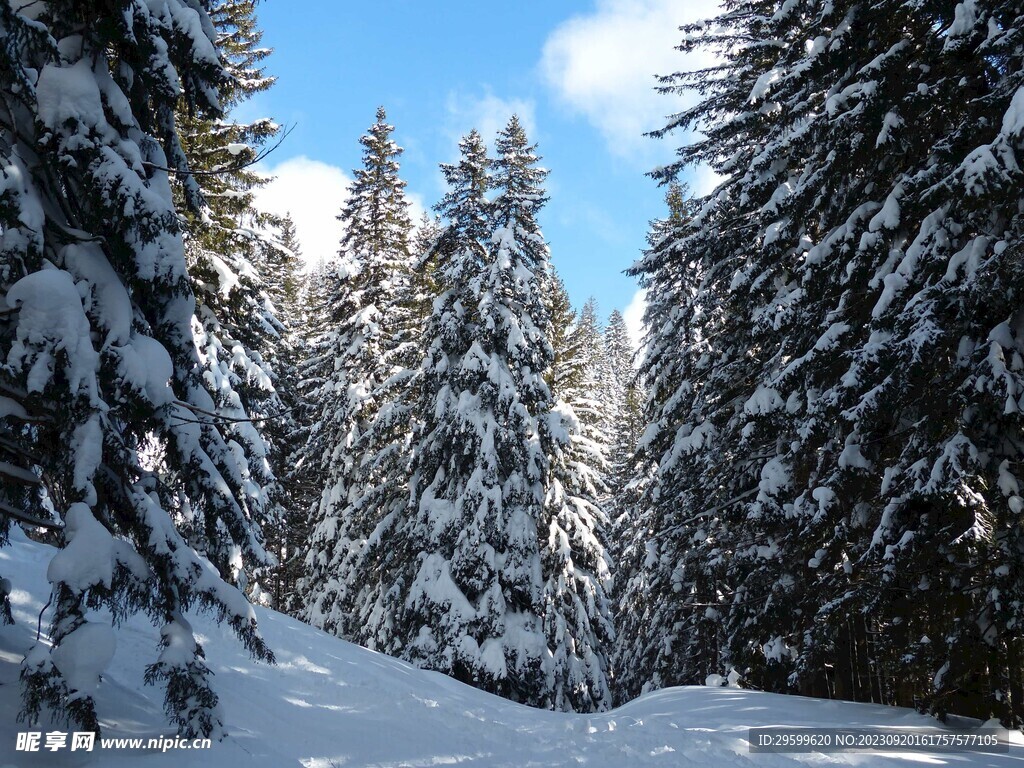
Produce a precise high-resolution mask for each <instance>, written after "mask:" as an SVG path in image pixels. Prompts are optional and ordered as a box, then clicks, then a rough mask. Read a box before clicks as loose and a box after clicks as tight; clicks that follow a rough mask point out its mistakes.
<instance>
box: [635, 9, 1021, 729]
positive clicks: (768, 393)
mask: <svg viewBox="0 0 1024 768" xmlns="http://www.w3.org/2000/svg"><path fill="white" fill-rule="evenodd" d="M1022 30H1024V10H1022V9H1021V7H1020V5H1019V3H1011V2H1007V1H1005V0H1004V1H1001V2H1000V1H994V2H985V3H973V2H972V3H959V4H953V3H950V4H945V5H943V4H937V5H936V4H922V3H918V2H910V1H909V0H883V2H879V3H874V4H872V5H863V4H857V3H854V2H846V1H842V2H830V3H818V2H784V3H783V2H768V1H760V2H750V1H746V0H745V1H743V2H733V3H729V4H727V5H726V7H725V10H724V12H723V14H722V15H721V16H720V17H719V18H718V19H716V20H715V21H714V22H713V23H710V24H702V25H696V26H693V27H690V28H689V29H688V32H689V35H690V36H689V37H688V38H687V40H686V42H684V44H683V48H684V49H692V48H693V47H694V46H698V45H700V46H709V47H712V48H714V49H716V50H718V51H720V52H721V55H722V60H721V64H720V65H717V66H715V67H712V68H710V69H708V70H704V71H702V72H698V73H692V74H689V75H683V76H673V77H671V78H668V79H667V80H666V87H667V88H670V89H671V88H682V87H688V86H692V87H696V88H697V89H698V90H699V91H700V92H701V93H703V94H704V98H703V99H702V101H701V102H700V103H699V104H698V105H697V106H695V107H693V108H692V109H689V110H687V111H685V112H683V113H681V114H680V115H679V116H678V117H676V118H675V119H674V120H673V121H672V123H671V124H670V126H669V127H668V129H666V130H670V129H675V128H684V127H687V126H690V127H699V128H700V130H702V131H705V134H704V138H702V139H701V140H698V141H696V142H695V143H694V144H692V145H690V146H688V147H685V148H683V149H682V150H681V151H680V164H687V163H696V162H705V163H709V164H710V165H711V166H712V167H713V168H714V169H715V170H716V171H717V172H718V173H719V174H720V175H722V176H723V177H724V180H723V181H722V183H721V184H720V185H719V187H718V188H717V190H716V191H715V192H714V193H713V194H712V195H710V196H709V197H708V198H706V199H705V200H703V201H702V206H701V210H700V211H699V213H698V214H697V215H696V216H695V217H694V218H693V219H692V221H691V222H690V223H689V224H687V225H684V226H683V227H682V228H680V229H678V230H677V231H676V232H675V233H674V234H673V235H671V236H670V237H669V238H668V239H667V240H666V242H665V244H664V245H663V246H662V247H660V248H655V249H654V251H655V252H658V255H649V256H648V258H647V259H645V260H644V261H643V262H641V264H640V265H639V268H638V271H639V272H640V273H641V274H642V275H643V276H644V279H645V280H647V281H649V282H651V283H655V282H658V283H661V284H665V281H666V279H668V277H669V274H670V273H671V272H675V273H676V274H677V275H686V281H684V282H683V283H682V284H684V285H685V284H688V285H692V286H694V293H693V295H690V296H686V295H684V296H679V295H678V289H676V290H677V293H676V296H677V298H676V300H675V309H674V314H675V316H676V317H677V318H679V323H678V324H677V326H676V327H677V329H678V330H677V334H678V335H677V338H676V340H675V347H676V348H677V350H679V352H677V353H676V354H675V355H673V356H672V359H671V360H670V361H669V362H670V366H669V367H668V368H664V371H665V372H666V373H668V372H669V371H670V370H671V369H672V368H674V369H675V370H676V371H677V372H678V381H676V382H672V381H671V375H670V376H669V378H668V379H666V383H667V384H668V386H669V387H670V388H671V389H672V390H673V391H674V393H675V394H674V397H671V396H670V397H669V398H668V399H667V400H665V401H664V402H666V403H670V404H671V408H672V410H673V413H669V412H668V411H667V410H665V409H663V410H662V412H661V413H660V414H658V418H657V419H655V422H656V426H655V428H654V431H653V433H652V434H651V435H650V437H651V439H650V440H649V442H648V444H649V445H650V446H651V448H652V449H653V450H654V451H655V452H656V453H657V455H658V456H659V459H660V470H659V478H658V488H659V492H658V493H659V495H658V496H657V498H655V497H654V496H653V495H652V496H651V498H650V503H651V505H652V507H653V508H654V509H655V510H657V512H656V515H655V517H656V520H657V523H656V526H657V528H656V530H655V533H654V537H653V540H652V546H653V547H654V549H655V550H656V552H657V554H658V555H659V556H660V555H661V553H662V552H673V551H674V552H679V551H680V550H682V551H684V554H683V555H682V556H680V557H670V561H671V565H672V566H673V570H672V575H671V576H669V575H668V570H667V566H668V564H667V563H666V564H665V566H666V571H665V573H666V576H664V577H659V578H660V579H661V581H660V583H661V584H662V585H663V586H662V587H661V588H660V589H655V590H654V591H655V592H656V593H657V594H655V595H654V596H652V599H651V602H653V601H654V600H657V599H658V595H663V596H664V599H665V600H669V599H671V600H673V601H674V602H675V604H676V607H675V608H674V609H672V610H671V611H667V612H665V613H664V614H663V615H662V616H660V617H658V619H657V622H656V623H657V627H655V628H654V629H653V633H661V634H662V635H665V636H670V635H673V634H674V633H675V632H676V629H675V627H676V626H679V625H682V627H683V630H682V632H683V633H684V634H685V635H686V636H687V638H688V639H687V641H686V642H687V647H688V648H689V649H691V650H692V653H677V654H676V656H675V659H672V658H665V659H663V664H662V668H661V669H657V668H655V667H652V666H649V667H648V669H647V672H646V675H647V681H648V682H656V683H671V682H693V681H694V678H695V676H696V673H698V671H699V670H700V671H702V669H701V668H702V667H708V666H717V665H722V664H730V665H735V666H737V667H738V668H739V669H740V671H741V672H742V673H743V674H745V675H746V676H747V678H748V679H749V680H750V681H751V682H752V683H753V684H755V685H757V686H759V687H763V688H767V689H772V690H802V691H805V692H810V693H820V694H826V693H828V694H831V695H835V696H839V697H844V698H855V699H860V700H874V701H885V702H895V703H901V704H908V705H909V704H918V705H919V706H921V707H923V708H926V709H928V710H930V711H933V712H936V713H939V714H944V713H946V712H949V711H955V712H962V713H966V714H972V715H976V716H981V717H988V716H990V715H998V716H999V717H1001V718H1002V719H1003V720H1004V722H1006V723H1010V724H1016V725H1019V724H1020V723H1021V721H1022V718H1024V689H1022V687H1021V680H1022V679H1024V676H1022V674H1021V659H1022V658H1024V656H1022V652H1024V646H1022V643H1024V640H1022V639H1021V638H1022V637H1024V635H1022V633H1021V632H1020V626H1021V621H1022V619H1024V617H1022V615H1021V610H1022V609H1021V606H1024V601H1022V600H1021V595H1022V592H1024V570H1022V569H1021V567H1020V563H1021V562H1022V560H1021V553H1022V551H1024V527H1022V525H1021V517H1020V511H1019V510H1020V509H1021V508H1022V505H1024V502H1022V501H1021V497H1020V495H1019V482H1020V480H1019V472H1018V471H1017V469H1016V467H1017V464H1018V462H1019V461H1020V456H1021V449H1022V447H1024V446H1022V442H1021V439H1020V426H1021V422H1020V408H1021V403H1020V402H1019V397H1020V393H1021V391H1024V390H1022V389H1021V385H1022V383H1024V382H1022V373H1021V371H1022V369H1024V365H1022V363H1021V360H1022V359H1024V344H1022V342H1021V340H1020V332H1021V331H1020V323H1019V307H1018V304H1019V301H1018V299H1017V293H1018V292H1019V286H1020V283H1021V277H1022V271H1024V267H1022V264H1024V262H1022V259H1021V242H1022V228H1024V217H1022V215H1021V209H1022V206H1021V202H1022V198H1024V195H1022V191H1024V186H1022V182H1024V176H1022V172H1021V167H1022V166H1021V159H1022V156H1024V38H1022ZM908 73H912V74H911V76H908ZM679 167H680V166H678V165H677V166H675V167H672V168H669V169H667V170H666V171H664V173H663V174H661V175H663V176H670V175H673V174H675V173H676V172H677V171H678V169H679ZM677 284H678V283H677ZM652 327H655V325H654V324H652ZM658 375H663V374H662V372H661V371H660V370H659V372H658ZM658 386H664V385H662V384H659V385H658ZM675 510H679V511H678V512H676V511H675ZM651 559H652V560H653V561H655V562H660V561H659V558H658V557H654V558H651ZM657 567H661V566H657ZM657 567H656V568H657ZM656 568H655V569H653V570H656ZM653 570H652V573H653ZM673 579H674V583H673ZM670 588H671V589H674V591H673V592H671V593H670V592H669V589H670ZM677 617H678V622H676V623H672V622H673V619H675V618H677ZM687 617H689V618H687ZM711 621H714V622H715V623H716V624H717V628H716V629H715V633H716V635H717V637H718V638H720V640H721V643H720V645H717V647H716V643H714V642H710V641H709V642H706V643H705V642H697V641H695V640H694V638H700V637H701V632H702V631H704V630H707V631H708V633H710V632H711V628H710V627H708V626H707V623H708V622H711ZM702 625H704V626H703V629H702ZM667 644H668V643H666V645H667ZM656 675H660V678H656V677H655V676H656Z"/></svg>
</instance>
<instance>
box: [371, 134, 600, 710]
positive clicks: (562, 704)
mask: <svg viewBox="0 0 1024 768" xmlns="http://www.w3.org/2000/svg"><path fill="white" fill-rule="evenodd" d="M497 147H498V157H497V158H496V160H494V161H493V162H491V161H489V160H488V159H487V156H486V151H485V148H484V145H483V142H482V140H481V139H480V136H479V134H477V133H476V132H475V131H474V132H471V133H470V134H469V135H468V136H467V137H466V138H465V139H463V141H462V142H461V145H460V149H461V160H460V162H459V163H458V164H457V165H449V166H442V171H443V172H444V174H445V176H446V178H447V180H448V183H449V185H450V191H449V192H448V194H447V195H446V196H445V198H444V199H443V200H442V202H441V204H440V205H439V206H438V210H439V211H440V212H441V214H442V215H443V216H444V217H445V219H446V221H447V226H446V228H445V229H444V231H443V233H442V234H441V236H440V237H439V238H438V239H437V241H436V244H435V246H434V248H433V251H432V253H431V254H430V257H431V262H432V275H433V279H434V280H435V284H436V285H437V287H438V289H439V291H440V293H439V296H438V297H437V299H436V300H435V301H434V302H433V311H432V315H431V317H430V320H429V321H428V324H427V328H426V332H425V350H426V354H425V358H424V361H423V363H422V365H421V381H420V385H419V391H420V401H419V407H418V422H417V430H416V434H415V436H414V442H413V454H412V464H411V470H412V471H411V480H410V488H411V504H410V506H408V507H407V509H406V511H405V514H404V515H403V516H402V517H401V518H400V519H399V520H398V521H397V524H396V525H394V527H393V534H392V535H391V536H389V537H388V538H387V540H386V541H385V538H384V537H383V536H377V537H375V544H374V547H373V550H372V551H375V552H377V553H378V557H377V559H376V563H377V569H378V574H379V576H378V578H380V579H381V580H382V584H381V588H380V594H381V595H383V596H384V600H383V601H382V603H381V608H380V610H379V612H378V615H379V617H380V620H379V622H378V624H377V626H378V627H380V628H381V630H380V631H379V633H378V635H377V646H376V647H378V648H379V649H381V650H385V651H387V652H389V653H394V654H396V655H401V656H402V657H404V658H406V659H408V660H410V661H412V662H414V663H416V664H418V665H420V666H423V667H427V668H431V669H437V670H440V671H443V672H446V673H447V674H450V675H452V676H454V677H456V678H458V679H460V680H463V681H465V682H468V683H471V684H473V685H476V686H478V687H481V688H484V689H486V690H490V691H492V692H494V693H498V694H500V695H503V696H505V697H507V698H510V699H513V700H516V701H520V702H524V703H528V704H531V705H534V706H541V707H558V708H563V709H570V708H580V709H594V708H601V707H603V706H606V705H607V700H608V695H607V691H608V681H607V663H606V661H605V659H604V655H603V652H602V649H601V640H602V639H603V638H605V637H606V636H607V634H608V633H609V632H610V631H611V630H610V624H609V622H608V620H607V604H606V600H605V598H604V585H603V582H602V578H605V577H606V576H607V563H606V561H605V558H604V552H603V549H602V548H601V546H600V543H599V540H598V537H597V535H596V529H597V527H598V525H599V524H600V519H599V517H600V515H599V511H595V510H594V509H592V508H591V507H590V506H588V504H587V501H586V500H585V499H581V498H579V497H578V496H576V495H575V493H576V489H575V488H570V487H569V483H570V481H573V480H575V478H576V475H575V474H574V470H575V468H574V467H571V466H569V465H568V464H567V463H566V462H565V459H564V456H565V449H566V448H567V447H568V445H569V434H570V430H569V429H567V428H566V423H567V422H571V420H572V417H571V413H570V414H565V413H563V412H561V411H559V410H555V409H554V403H553V401H552V397H551V393H550V390H549V388H548V385H547V383H546V381H545V378H544V377H545V375H546V374H547V373H548V369H549V368H550V366H551V363H552V360H553V351H552V348H551V345H550V341H549V338H548V336H549V332H550V320H549V317H548V313H547V309H546V307H545V304H544V295H543V291H542V289H543V288H544V287H545V286H546V285H547V283H548V272H547V270H548V251H547V246H546V244H545V242H544V239H543V236H542V234H541V231H540V227H539V225H538V223H537V220H536V213H537V211H538V210H539V208H540V207H541V206H542V205H543V203H544V201H545V199H546V198H545V195H544V192H543V188H542V183H543V179H544V176H545V175H546V174H545V172H544V171H543V170H541V169H539V168H537V167H536V164H537V161H538V158H537V156H536V154H535V151H534V148H533V147H531V146H530V145H529V143H528V142H527V139H526V136H525V133H524V132H523V130H522V128H521V126H520V125H519V123H518V121H517V120H515V119H513V120H512V121H510V123H509V125H508V126H507V127H506V128H505V130H503V131H502V132H501V133H500V134H499V136H498V142H497ZM492 170H493V174H492V173H491V171H492ZM491 190H494V191H495V192H496V196H495V199H494V201H493V202H492V201H489V200H488V198H487V193H488V192H489V191H491ZM553 465H555V466H558V467H559V468H560V471H559V472H556V471H554V470H553ZM563 478H565V479H564V480H563ZM591 574H593V575H591Z"/></svg>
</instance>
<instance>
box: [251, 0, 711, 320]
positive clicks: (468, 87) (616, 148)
mask: <svg viewBox="0 0 1024 768" xmlns="http://www.w3.org/2000/svg"><path fill="white" fill-rule="evenodd" d="M712 11H713V5H712V4H711V3H710V2H707V0H696V1H691V2H683V3H680V2H679V1H678V0H557V2H547V3H546V2H539V0H535V1H534V2H526V3H491V2H487V3H481V2H479V0H477V1H476V2H470V1H469V0H439V1H438V2H433V3H424V2H422V1H420V2H417V1H416V0H379V1H378V2H376V3H349V2H337V0H333V1H329V0H307V2H304V3H302V5H301V12H299V10H298V9H297V7H296V6H295V5H294V4H292V3H288V2H284V0H276V1H275V0H270V1H269V2H264V3H261V4H260V6H259V10H258V13H259V19H260V22H261V26H262V27H263V29H264V43H265V44H266V45H267V46H268V47H272V48H274V49H275V50H274V54H273V56H272V57H271V58H270V59H268V61H267V70H268V72H269V73H270V74H273V75H276V76H277V77H278V83H277V85H276V86H275V87H274V88H273V89H272V90H271V91H269V92H268V93H266V94H261V95H260V96H259V97H258V98H257V99H256V100H254V102H252V103H250V104H248V105H246V107H245V109H244V113H243V115H242V117H246V118H248V117H253V116H256V115H269V116H271V117H273V118H274V119H275V120H277V121H278V122H279V123H283V124H285V125H294V126H295V127H294V130H293V132H292V133H291V135H290V136H289V137H288V139H287V140H286V141H285V143H284V144H283V145H282V146H281V147H280V148H279V149H278V150H277V151H276V152H275V153H274V154H272V155H271V156H270V158H269V159H268V161H267V168H266V170H268V171H269V172H271V173H274V174H276V175H277V176H278V181H276V182H275V183H274V184H273V185H272V186H271V187H270V188H269V189H268V190H267V191H266V192H265V193H264V194H263V195H262V196H261V202H262V203H263V204H264V205H265V206H266V207H268V208H272V209H276V210H281V209H288V210H291V211H292V213H293V215H294V216H295V217H296V220H297V224H298V227H299V235H300V238H301V239H302V243H303V249H304V251H305V252H306V255H307V256H313V257H315V256H317V255H319V254H321V253H323V252H325V251H330V252H333V251H334V249H335V246H336V242H337V239H338V236H339V232H338V230H337V226H338V225H337V223H336V222H335V221H334V219H333V214H334V213H336V212H337V210H338V209H339V208H340V207H341V203H342V200H343V198H344V187H345V184H346V183H347V180H348V177H349V175H350V173H351V169H352V168H353V167H354V166H356V165H357V164H358V163H359V149H360V148H359V144H358V143H357V139H358V137H359V136H360V135H361V134H362V133H364V132H365V131H366V129H367V127H368V126H369V125H370V123H372V122H373V116H374V111H375V109H376V107H377V105H378V104H382V105H384V106H385V108H386V109H387V111H388V119H389V121H390V122H391V123H393V124H394V125H395V126H396V131H395V139H396V140H397V141H398V143H399V144H400V145H402V146H403V147H405V155H404V158H403V163H402V175H403V177H404V178H405V179H406V181H407V182H408V184H409V191H410V193H411V194H412V197H413V199H414V200H415V201H416V203H417V205H418V206H420V207H423V208H429V207H430V206H432V205H433V204H434V202H436V201H437V200H438V199H439V198H440V196H441V194H443V182H442V179H441V176H440V173H439V172H438V170H437V167H438V163H440V162H450V161H452V160H454V159H455V158H456V156H457V141H458V138H459V136H460V135H462V134H464V133H466V132H468V131H469V130H470V129H471V128H474V127H475V128H478V129H479V130H481V131H482V132H483V133H484V134H485V138H490V136H492V135H493V132H494V131H495V130H496V129H497V128H498V127H500V126H501V125H503V124H504V122H505V121H506V120H507V118H508V116H509V115H510V114H511V113H512V112H516V113H518V114H519V116H520V118H521V119H523V120H524V122H525V124H526V126H527V129H528V131H529V133H530V136H531V139H532V140H533V141H535V142H537V143H538V144H539V150H540V153H541V154H542V155H543V157H544V165H545V167H547V168H548V169H549V170H550V171H551V175H550V177H549V180H548V192H549V195H550V198H551V200H550V202H549V204H548V206H547V209H546V210H545V212H544V215H543V216H542V220H541V221H542V225H543V227H544V233H545V236H546V237H547V239H548V241H549V243H550V245H551V252H552V260H553V262H554V264H555V266H556V268H557V269H558V270H559V272H560V273H561V274H562V276H563V278H564V279H565V282H566V285H567V287H568V289H569V292H570V294H571V296H572V299H573V301H574V303H576V304H577V305H581V304H582V303H583V302H584V301H585V300H586V299H587V298H588V297H589V296H594V297H595V298H596V299H597V300H598V302H599V304H600V306H601V308H602V310H603V311H604V312H605V313H607V312H608V311H610V310H611V309H612V308H618V309H622V310H625V309H627V307H630V305H631V304H632V306H631V309H630V314H631V315H632V317H631V320H632V321H633V322H634V323H635V322H636V319H637V315H638V314H639V312H640V309H641V304H642V302H641V301H640V299H639V298H638V297H637V296H636V293H637V287H636V284H635V282H634V281H633V280H632V279H631V278H629V277H627V276H625V275H624V274H622V271H623V270H624V269H626V268H627V267H628V266H629V265H630V264H631V263H632V262H633V261H634V260H635V259H636V258H637V256H638V255H639V252H640V250H641V249H642V248H643V246H644V235H645V232H646V230H647V223H648V221H649V220H650V219H651V218H653V217H655V216H659V215H661V212H662V208H663V206H662V196H663V190H661V189H659V188H658V187H657V186H656V185H655V183H654V182H653V181H651V180H650V179H648V178H647V177H646V176H645V175H644V174H645V172H646V171H648V170H650V169H651V168H652V167H654V166H656V165H658V164H660V163H664V162H666V161H668V160H670V159H671V157H672V150H673V148H674V146H675V144H676V143H677V142H678V140H675V141H673V140H663V141H657V140H653V139H647V138H644V137H643V136H642V133H643V132H644V131H645V130H649V129H651V128H655V127H658V126H659V125H661V124H662V122H663V120H664V115H667V114H669V113H671V112H674V111H676V110H678V109H679V108H680V107H681V106H682V105H683V103H684V102H683V101H681V100H680V99H678V98H675V97H666V96H659V95H657V94H655V93H654V92H653V85H654V77H653V76H654V74H655V73H664V72H668V71H671V70H678V69H682V68H686V67H687V66H688V65H689V64H690V62H687V61H686V60H685V59H684V57H683V56H682V55H681V54H680V53H678V52H677V51H674V50H673V46H674V45H675V44H676V43H677V42H678V38H679V33H678V31H677V29H676V28H677V27H678V25H680V24H682V23H685V22H686V21H689V20H691V19H693V18H697V17H701V16H704V15H707V14H709V13H711V12H712ZM699 176H700V175H698V178H695V180H694V181H695V182H696V186H697V187H698V188H700V187H702V186H705V187H706V186H707V184H706V181H705V180H703V179H702V178H700V177H699Z"/></svg>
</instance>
